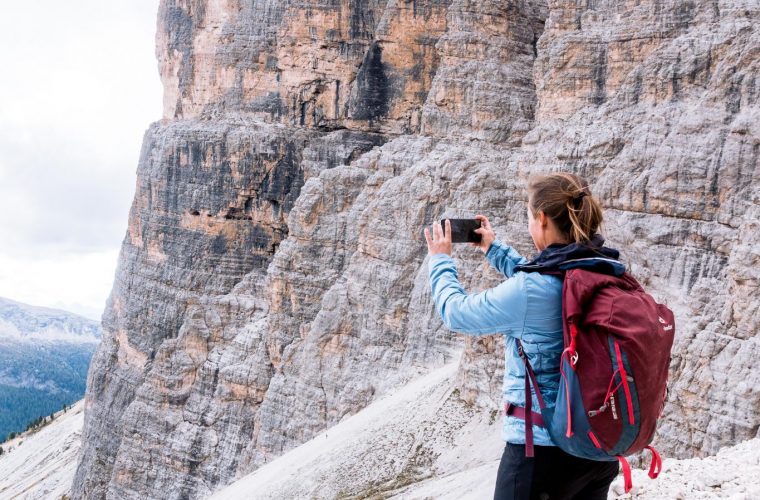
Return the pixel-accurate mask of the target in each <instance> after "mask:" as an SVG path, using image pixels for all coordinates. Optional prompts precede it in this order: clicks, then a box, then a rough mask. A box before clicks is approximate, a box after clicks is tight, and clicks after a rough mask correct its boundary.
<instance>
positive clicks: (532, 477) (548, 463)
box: [493, 443, 618, 500]
mask: <svg viewBox="0 0 760 500" xmlns="http://www.w3.org/2000/svg"><path fill="white" fill-rule="evenodd" d="M534 451H535V452H534V455H535V456H534V457H532V458H528V457H526V456H525V445H522V444H511V443H507V445H506V446H505V447H504V454H503V455H502V456H501V463H499V473H498V474H497V475H496V491H495V492H494V495H493V498H494V500H529V499H530V500H533V499H535V500H560V499H562V500H565V499H568V500H569V499H577V500H597V499H598V500H607V491H608V490H609V488H610V483H612V480H613V479H615V476H617V473H618V462H597V461H595V460H586V459H585V458H578V457H574V456H573V455H569V454H567V453H565V452H564V451H562V450H561V449H559V448H558V447H556V446H535V447H534Z"/></svg>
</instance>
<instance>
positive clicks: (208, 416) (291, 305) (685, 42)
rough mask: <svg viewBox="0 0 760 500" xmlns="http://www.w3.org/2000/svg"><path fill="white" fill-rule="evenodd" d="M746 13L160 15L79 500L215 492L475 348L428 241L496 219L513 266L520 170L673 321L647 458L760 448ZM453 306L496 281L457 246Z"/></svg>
mask: <svg viewBox="0 0 760 500" xmlns="http://www.w3.org/2000/svg"><path fill="white" fill-rule="evenodd" d="M759 20H760V8H759V7H758V5H757V4H756V3H754V2H749V1H747V2H745V3H742V2H728V1H726V2H721V1H717V2H713V1H710V2H708V1H654V0H652V1H623V2H617V1H611V0H610V1H602V0H598V1H594V2H584V3H583V6H581V4H573V5H571V4H569V3H568V2H562V1H551V2H548V4H547V3H545V2H543V1H528V0H522V1H521V0H513V1H496V0H488V1H474V0H472V1H467V0H449V1H436V0H428V1H418V0H411V1H404V0H398V1H394V0H387V1H377V2H375V1H366V0H354V1H349V0H331V1H329V2H326V1H319V2H318V1H316V0H308V1H305V2H299V3H290V2H276V1H271V0H260V1H259V0H248V1H243V0H226V1H225V0H206V1H201V0H187V1H180V0H163V1H162V3H161V7H160V9H159V30H158V34H157V57H158V59H159V66H160V72H161V75H162V79H163V82H164V86H165V100H164V104H165V106H164V119H163V120H162V121H161V122H159V123H156V124H154V125H152V126H151V128H150V129H149V130H148V132H147V133H146V136H145V141H144V146H143V151H142V155H141V159H140V163H139V166H138V171H137V184H136V193H135V199H134V202H133V206H132V210H131V212H130V217H129V225H128V231H127V234H126V236H125V239H124V242H123V246H122V251H121V254H120V258H119V266H118V269H117V275H116V280H115V283H114V288H113V291H112V294H111V296H110V297H109V301H108V304H107V308H106V312H105V314H104V317H103V326H104V331H105V334H104V339H103V341H102V343H101V345H100V347H99V349H98V351H97V353H96V355H95V358H94V359H93V363H92V367H91V370H90V374H89V379H88V391H87V396H86V412H85V427H84V431H83V446H82V455H81V458H80V463H79V467H78V470H77V476H76V479H75V483H74V487H73V490H72V493H73V496H74V497H75V498H119V499H122V498H203V497H205V496H207V495H208V494H209V493H210V492H212V491H213V490H214V489H216V488H218V487H219V486H221V485H223V484H227V483H229V482H230V481H232V480H233V479H235V478H237V477H240V476H241V475H243V474H245V473H247V472H250V471H251V470H253V469H255V468H256V467H258V466H259V465H261V464H262V463H264V462H266V461H268V460H269V459H271V458H272V457H274V456H277V455H279V454H281V453H282V452H283V451H285V450H287V449H289V448H292V447H294V446H296V445H298V444H299V443H301V442H303V441H305V440H307V439H309V438H310V437H312V436H314V435H315V434H317V433H318V432H319V431H321V430H323V429H324V428H326V427H329V426H330V425H333V424H335V423H337V422H339V421H340V420H341V419H342V418H344V417H345V416H346V415H350V414H353V413H355V412H356V411H358V409H360V408H362V407H364V406H366V405H367V404H368V403H369V402H370V401H372V400H373V399H374V398H376V397H377V396H378V395H380V394H382V393H383V392H385V391H387V390H389V389H390V388H392V387H394V386H398V385H400V384H403V383H404V382H405V381H407V380H409V379H410V378H411V377H413V376H415V375H417V374H419V373H423V372H426V371H429V370H430V369H432V368H433V367H437V366H441V365H443V364H444V363H445V362H446V361H447V360H449V359H451V357H452V356H454V355H457V353H458V352H459V351H460V350H461V349H464V356H463V359H462V362H461V366H460V369H459V373H458V376H457V386H458V388H459V390H460V394H461V395H462V397H463V398H464V399H465V400H466V401H469V402H475V403H477V404H478V405H481V406H484V407H488V408H498V407H499V406H500V390H501V387H500V386H501V380H500V379H501V369H502V363H503V362H502V356H503V351H502V341H501V338H500V337H498V336H489V337H482V338H469V337H468V338H464V339H462V337H461V336H454V335H452V334H451V333H449V332H447V331H446V330H445V328H443V327H442V325H441V323H440V320H439V319H438V318H437V316H436V314H435V312H434V310H433V307H432V303H431V299H430V293H429V285H428V283H427V265H426V264H427V261H426V259H425V255H426V248H425V245H424V239H423V238H422V228H423V227H424V225H425V224H430V223H432V222H433V221H434V220H435V219H438V218H440V217H442V216H443V217H445V216H450V217H453V216H472V215H474V214H475V213H484V214H487V215H488V216H489V217H491V219H492V220H493V223H494V226H495V227H496V229H497V234H498V235H499V236H500V238H501V239H503V240H504V241H507V242H509V243H511V244H513V245H514V246H515V247H516V248H517V249H518V250H520V251H521V252H523V253H524V254H526V255H529V254H530V253H531V252H532V249H531V244H530V239H529V236H528V233H527V230H526V213H525V203H524V202H525V191H524V184H525V180H526V179H527V176H528V175H529V174H530V173H531V172H533V171H537V170H551V169H562V170H572V171H576V172H579V173H581V174H582V175H585V176H586V177H588V178H589V180H591V181H592V183H593V188H594V192H595V194H596V195H598V196H599V197H600V198H601V199H602V200H603V203H604V205H605V208H606V212H605V214H606V218H607V222H606V230H605V234H606V236H607V238H608V240H609V242H610V244H611V245H613V246H617V247H619V248H620V249H621V250H622V252H623V257H624V259H625V261H626V263H627V264H628V265H629V266H630V268H631V269H632V270H633V272H634V274H635V275H636V276H637V277H639V279H640V280H641V281H642V282H643V283H644V284H645V285H646V286H648V288H649V289H650V290H652V292H653V293H654V294H655V295H656V296H657V297H658V298H660V299H661V300H663V301H666V302H668V303H669V305H670V306H671V307H672V308H673V309H674V310H675V311H676V316H677V320H678V324H677V329H678V331H677V342H676V347H675V354H674V357H673V362H672V366H671V373H672V384H671V392H670V397H669V402H668V405H667V408H666V415H665V418H664V421H663V424H662V425H661V428H660V434H659V437H658V441H659V445H660V447H661V448H663V449H664V450H665V451H666V452H668V453H671V454H675V455H678V456H686V455H695V454H697V455H699V454H708V453H714V452H715V451H717V449H718V447H720V446H722V445H724V444H728V443H733V442H735V441H737V440H741V439H747V438H750V437H754V436H755V435H757V433H758V428H760V390H759V389H758V387H760V378H759V377H760V375H758V373H760V372H758V371H757V370H754V369H753V366H752V360H753V359H754V358H756V357H757V355H758V354H760V353H759V352H758V349H760V341H758V338H760V337H757V333H758V320H757V317H758V315H757V312H758V308H759V306H760V298H758V297H760V294H758V284H759V283H760V281H758V280H759V278H760V275H758V269H760V266H758V264H760V249H759V248H758V245H757V243H756V241H757V240H758V237H760V234H759V233H760V222H758V220H760V209H759V208H758V206H759V203H760V188H758V187H757V186H758V180H759V179H758V177H759V176H760V173H759V172H758V154H759V153H760V126H759V125H758V123H760V120H758V119H759V118H760V109H759V108H758V101H757V97H758V92H760V89H758V84H760V82H759V81H758V74H759V73H758V70H759V69H760V68H758V65H760V28H758V27H757V26H758V21H759ZM455 258H456V260H457V262H458V265H459V272H460V277H461V278H462V281H463V283H464V284H465V285H466V287H467V289H468V290H480V289H484V288H486V287H489V286H493V285H495V284H496V283H498V282H499V279H500V278H499V276H498V275H497V274H496V273H495V272H494V271H492V270H490V269H489V268H488V265H487V263H486V262H485V260H484V259H483V257H482V254H480V253H479V252H477V251H476V250H474V249H472V248H469V247H461V248H460V247H457V248H456V250H455Z"/></svg>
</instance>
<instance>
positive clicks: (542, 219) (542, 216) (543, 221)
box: [536, 211, 549, 227]
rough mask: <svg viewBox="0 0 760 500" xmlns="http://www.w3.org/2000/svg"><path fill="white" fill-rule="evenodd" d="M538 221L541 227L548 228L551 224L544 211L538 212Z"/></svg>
mask: <svg viewBox="0 0 760 500" xmlns="http://www.w3.org/2000/svg"><path fill="white" fill-rule="evenodd" d="M536 220H538V223H539V224H540V225H541V227H546V225H547V224H548V222H549V218H548V217H546V214H545V213H544V212H543V211H539V212H538V216H537V217H536Z"/></svg>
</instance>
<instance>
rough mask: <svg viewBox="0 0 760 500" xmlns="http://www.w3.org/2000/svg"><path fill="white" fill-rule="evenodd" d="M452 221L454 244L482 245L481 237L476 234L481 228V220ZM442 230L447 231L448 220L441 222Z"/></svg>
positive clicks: (452, 240)
mask: <svg viewBox="0 0 760 500" xmlns="http://www.w3.org/2000/svg"><path fill="white" fill-rule="evenodd" d="M449 220H450V221H451V242H452V243H480V240H481V236H480V235H479V234H478V233H476V232H475V230H476V229H478V228H479V227H480V220H479V219H449ZM441 229H443V230H444V231H445V230H446V219H444V220H442V221H441Z"/></svg>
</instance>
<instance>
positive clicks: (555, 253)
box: [515, 234, 625, 276]
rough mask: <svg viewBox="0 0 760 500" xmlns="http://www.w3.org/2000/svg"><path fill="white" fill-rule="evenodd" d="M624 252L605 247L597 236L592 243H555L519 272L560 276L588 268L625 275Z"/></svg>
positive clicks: (518, 268)
mask: <svg viewBox="0 0 760 500" xmlns="http://www.w3.org/2000/svg"><path fill="white" fill-rule="evenodd" d="M619 257H620V252H618V251H617V250H615V249H614V248H609V247H605V246H604V238H603V237H602V235H600V234H595V235H594V236H593V237H592V238H591V240H590V241H589V242H588V243H570V244H562V243H552V244H551V245H549V246H548V247H546V248H545V249H544V250H543V251H542V252H541V253H539V254H538V256H536V258H534V259H533V260H532V261H530V262H528V263H527V264H521V265H518V266H516V267H515V271H516V272H517V271H524V272H528V273H530V272H541V273H558V272H562V271H567V270H568V269H579V268H580V269H585V270H587V271H593V272H596V273H602V274H609V275H613V276H622V275H623V273H624V272H625V266H624V265H623V264H622V263H621V262H620V261H619V260H618V258H619Z"/></svg>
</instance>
